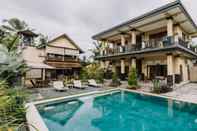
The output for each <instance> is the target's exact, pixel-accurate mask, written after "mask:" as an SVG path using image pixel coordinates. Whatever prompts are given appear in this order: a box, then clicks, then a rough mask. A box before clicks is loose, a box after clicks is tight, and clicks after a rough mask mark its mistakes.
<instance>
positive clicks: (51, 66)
mask: <svg viewBox="0 0 197 131" xmlns="http://www.w3.org/2000/svg"><path fill="white" fill-rule="evenodd" d="M19 34H20V37H21V42H20V43H21V45H20V48H21V49H22V56H23V58H24V60H25V62H26V64H27V65H28V67H29V68H30V70H29V71H28V72H27V73H26V75H25V79H26V80H27V81H28V80H34V79H35V80H37V81H41V82H47V80H48V82H49V80H57V79H63V78H65V76H67V77H69V76H70V77H77V76H78V74H79V71H80V68H81V64H80V60H79V55H80V53H83V51H82V50H81V48H80V47H79V46H77V45H76V44H75V42H74V41H73V40H72V39H70V38H69V37H68V36H67V35H66V34H63V35H60V36H58V37H56V38H55V39H53V40H51V41H49V42H48V43H47V44H46V45H42V46H35V38H36V37H37V36H38V35H37V34H35V33H33V32H31V31H23V32H20V33H19Z"/></svg>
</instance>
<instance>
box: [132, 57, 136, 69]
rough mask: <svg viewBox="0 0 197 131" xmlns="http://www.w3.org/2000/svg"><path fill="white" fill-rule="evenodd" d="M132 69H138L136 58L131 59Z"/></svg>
mask: <svg viewBox="0 0 197 131" xmlns="http://www.w3.org/2000/svg"><path fill="white" fill-rule="evenodd" d="M131 67H132V68H136V58H132V59H131Z"/></svg>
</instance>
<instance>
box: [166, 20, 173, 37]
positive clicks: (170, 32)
mask: <svg viewBox="0 0 197 131" xmlns="http://www.w3.org/2000/svg"><path fill="white" fill-rule="evenodd" d="M167 35H168V36H173V19H172V18H168V19H167Z"/></svg>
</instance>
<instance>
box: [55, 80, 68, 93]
mask: <svg viewBox="0 0 197 131" xmlns="http://www.w3.org/2000/svg"><path fill="white" fill-rule="evenodd" d="M53 87H54V88H55V90H56V91H67V90H68V87H65V86H64V83H63V81H54V82H53Z"/></svg>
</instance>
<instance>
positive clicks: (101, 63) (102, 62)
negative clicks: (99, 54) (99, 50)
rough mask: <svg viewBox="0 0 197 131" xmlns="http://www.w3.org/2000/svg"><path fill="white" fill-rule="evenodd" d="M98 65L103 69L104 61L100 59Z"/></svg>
mask: <svg viewBox="0 0 197 131" xmlns="http://www.w3.org/2000/svg"><path fill="white" fill-rule="evenodd" d="M100 66H101V68H103V69H104V68H105V63H104V61H102V60H101V61H100Z"/></svg>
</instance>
